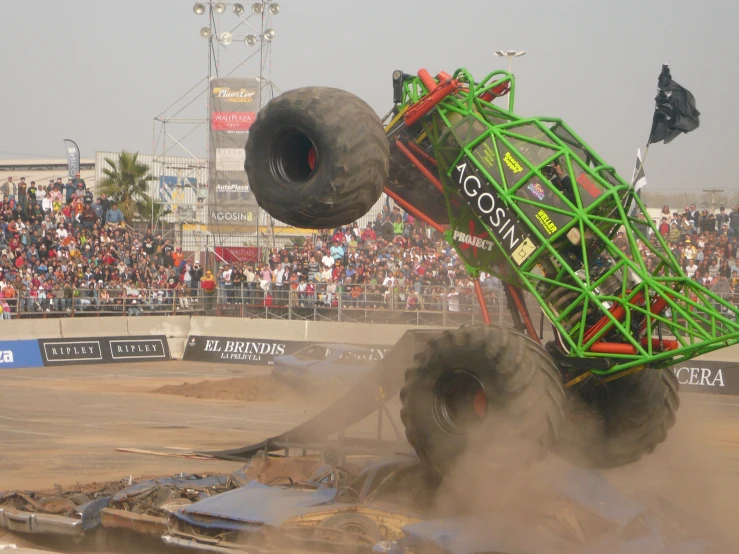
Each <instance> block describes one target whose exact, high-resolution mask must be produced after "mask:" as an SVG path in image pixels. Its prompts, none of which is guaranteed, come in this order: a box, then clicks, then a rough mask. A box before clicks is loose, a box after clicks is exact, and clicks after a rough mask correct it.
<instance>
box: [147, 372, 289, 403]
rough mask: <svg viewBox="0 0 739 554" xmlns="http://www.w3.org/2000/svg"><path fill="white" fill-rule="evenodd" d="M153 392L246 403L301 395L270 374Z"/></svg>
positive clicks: (180, 385)
mask: <svg viewBox="0 0 739 554" xmlns="http://www.w3.org/2000/svg"><path fill="white" fill-rule="evenodd" d="M152 392H154V393H158V394H173V395H178V396H186V397H188V398H211V399H218V400H243V401H245V402H276V401H282V402H286V401H289V400H295V399H299V398H300V396H299V395H298V394H296V393H295V391H294V390H293V389H291V388H289V387H288V386H286V385H284V384H282V383H280V382H279V381H277V380H276V379H275V378H274V377H272V376H271V375H256V376H253V377H234V378H232V379H220V380H217V381H211V380H206V381H200V382H197V383H182V384H179V385H164V386H163V387H159V388H158V389H154V390H153V391H152Z"/></svg>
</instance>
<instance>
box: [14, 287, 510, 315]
mask: <svg viewBox="0 0 739 554" xmlns="http://www.w3.org/2000/svg"><path fill="white" fill-rule="evenodd" d="M73 294H74V296H73V297H66V298H62V297H59V298H56V297H55V298H44V297H41V298H39V297H37V296H31V295H29V294H27V293H26V292H25V291H22V292H21V294H20V295H19V296H18V297H16V298H12V299H8V300H7V302H8V305H9V308H10V309H9V311H8V312H6V313H4V314H2V315H3V317H5V318H24V319H25V318H51V317H102V316H121V315H126V316H146V315H213V316H221V317H243V318H260V319H283V320H299V321H337V322H357V323H398V324H406V325H443V326H453V325H461V324H462V323H468V322H479V321H482V313H481V311H480V307H479V305H478V304H477V299H476V297H475V293H474V289H473V288H472V287H459V288H449V287H441V286H418V285H416V286H397V285H395V286H382V285H356V284H347V285H339V284H337V285H331V284H328V283H313V286H312V289H306V290H300V289H299V288H293V287H291V286H289V285H285V286H284V287H280V286H277V285H275V284H274V283H265V284H264V285H262V284H260V283H259V282H254V283H242V284H240V285H231V286H228V285H226V286H224V285H223V284H222V285H221V286H220V287H218V288H217V290H215V291H213V292H211V293H209V292H207V291H205V290H203V289H201V288H194V289H185V288H182V287H178V288H175V289H125V288H115V287H113V288H105V289H94V288H93V289H87V288H82V289H75V291H74V293H73ZM485 296H486V300H487V305H488V311H489V313H490V316H491V319H492V321H493V322H497V323H504V322H506V323H508V322H510V318H509V316H508V310H507V308H506V301H505V296H504V294H503V292H502V290H499V289H486V290H485Z"/></svg>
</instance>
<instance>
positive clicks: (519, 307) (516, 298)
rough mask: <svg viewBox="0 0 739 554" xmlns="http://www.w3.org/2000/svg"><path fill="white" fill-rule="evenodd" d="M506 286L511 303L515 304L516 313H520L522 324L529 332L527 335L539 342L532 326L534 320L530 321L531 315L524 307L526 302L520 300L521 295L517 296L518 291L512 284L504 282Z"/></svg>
mask: <svg viewBox="0 0 739 554" xmlns="http://www.w3.org/2000/svg"><path fill="white" fill-rule="evenodd" d="M506 288H507V289H508V292H509V293H510V295H511V298H513V303H514V304H515V305H516V309H517V310H518V313H519V314H521V319H523V324H524V325H525V326H526V332H527V333H528V334H529V336H530V337H531V338H532V339H534V340H535V341H536V342H538V343H539V344H541V339H540V338H539V335H538V334H537V332H536V329H535V328H534V322H533V321H531V316H530V315H529V310H528V308H527V307H526V304H524V302H523V300H521V297H520V296H518V291H517V290H516V288H515V287H514V286H513V285H509V284H506Z"/></svg>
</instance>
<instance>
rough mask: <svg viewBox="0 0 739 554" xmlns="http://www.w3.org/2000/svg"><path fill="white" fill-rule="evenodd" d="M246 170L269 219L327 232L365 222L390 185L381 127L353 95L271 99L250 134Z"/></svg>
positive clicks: (304, 91)
mask: <svg viewBox="0 0 739 554" xmlns="http://www.w3.org/2000/svg"><path fill="white" fill-rule="evenodd" d="M245 150H246V160H245V162H244V169H245V170H246V173H247V176H248V178H249V185H250V187H251V190H252V192H253V193H254V196H255V198H256V200H257V203H258V204H259V205H260V206H261V207H262V208H264V209H265V210H266V211H267V212H268V213H269V214H270V215H271V216H272V217H274V218H276V219H278V220H279V221H282V222H284V223H288V224H290V225H294V226H296V227H303V228H311V229H324V228H334V227H337V226H340V225H346V224H348V223H351V222H353V221H356V220H357V219H359V218H360V217H362V216H363V215H364V214H365V213H367V212H368V211H369V209H370V208H371V207H372V206H373V205H374V204H375V202H377V200H378V199H379V198H380V195H381V194H382V190H383V188H384V187H385V185H386V184H387V180H388V172H389V165H390V149H389V146H388V141H387V138H386V136H385V131H384V129H383V127H382V122H381V121H380V119H379V118H378V117H377V115H376V114H375V112H374V111H373V110H372V108H370V107H369V105H367V104H366V103H365V102H364V101H363V100H361V99H360V98H358V97H356V96H354V95H353V94H351V93H349V92H346V91H343V90H339V89H334V88H326V87H306V88H300V89H295V90H291V91H288V92H285V93H284V94H281V95H280V96H278V97H276V98H274V99H273V100H271V101H270V102H269V103H268V104H267V105H266V106H265V107H264V109H262V111H260V112H259V115H258V116H257V119H256V121H254V123H253V124H252V126H251V128H250V130H249V138H248V140H247V142H246V147H245Z"/></svg>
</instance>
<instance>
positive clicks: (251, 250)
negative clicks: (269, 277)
mask: <svg viewBox="0 0 739 554" xmlns="http://www.w3.org/2000/svg"><path fill="white" fill-rule="evenodd" d="M215 250H216V256H218V257H219V259H220V258H223V259H224V260H225V261H227V262H245V263H257V262H258V261H259V248H257V247H256V246H216V248H215Z"/></svg>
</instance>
